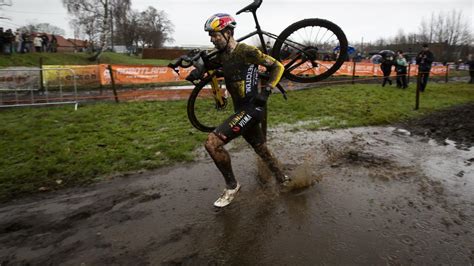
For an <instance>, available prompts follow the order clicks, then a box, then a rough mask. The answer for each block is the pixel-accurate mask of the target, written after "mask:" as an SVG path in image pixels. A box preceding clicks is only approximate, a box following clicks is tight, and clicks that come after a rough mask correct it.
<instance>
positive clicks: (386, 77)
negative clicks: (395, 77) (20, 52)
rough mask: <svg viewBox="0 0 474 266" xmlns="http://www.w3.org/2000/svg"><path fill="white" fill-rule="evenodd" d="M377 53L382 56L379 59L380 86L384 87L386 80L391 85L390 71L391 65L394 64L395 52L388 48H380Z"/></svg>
mask: <svg viewBox="0 0 474 266" xmlns="http://www.w3.org/2000/svg"><path fill="white" fill-rule="evenodd" d="M379 54H380V55H381V56H382V58H381V60H380V69H381V70H382V72H383V81H382V87H385V84H386V83H387V82H388V84H389V85H392V80H391V79H390V73H392V66H393V65H394V61H393V57H394V56H395V53H394V52H393V51H390V50H382V51H380V52H379Z"/></svg>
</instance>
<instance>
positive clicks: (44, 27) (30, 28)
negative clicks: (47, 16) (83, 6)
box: [18, 23, 66, 35]
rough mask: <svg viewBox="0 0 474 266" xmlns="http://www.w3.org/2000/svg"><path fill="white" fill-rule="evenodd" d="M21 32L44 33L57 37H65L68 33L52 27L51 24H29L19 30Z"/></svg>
mask: <svg viewBox="0 0 474 266" xmlns="http://www.w3.org/2000/svg"><path fill="white" fill-rule="evenodd" d="M18 30H20V31H21V32H44V33H48V34H55V35H65V34H66V31H64V30H63V29H61V28H60V27H57V26H54V25H51V24H49V23H38V24H31V23H30V24H27V25H25V26H23V27H20V28H18Z"/></svg>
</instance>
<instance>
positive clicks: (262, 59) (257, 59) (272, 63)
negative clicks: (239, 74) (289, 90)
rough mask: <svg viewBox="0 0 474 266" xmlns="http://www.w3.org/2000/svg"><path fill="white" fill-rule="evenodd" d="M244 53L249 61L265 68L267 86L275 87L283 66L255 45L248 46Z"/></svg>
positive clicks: (283, 68)
mask: <svg viewBox="0 0 474 266" xmlns="http://www.w3.org/2000/svg"><path fill="white" fill-rule="evenodd" d="M245 54H246V56H247V58H248V62H249V63H252V64H257V65H262V66H264V67H266V68H267V70H268V72H269V75H270V77H269V80H268V83H267V86H270V87H272V88H275V87H276V85H277V84H278V82H279V81H280V79H281V76H282V75H283V71H284V70H285V67H284V66H283V65H282V64H281V63H280V62H278V60H276V59H275V58H273V57H271V56H269V55H267V54H264V53H262V52H261V51H260V50H258V49H257V48H256V47H252V46H249V48H248V51H246V53H245Z"/></svg>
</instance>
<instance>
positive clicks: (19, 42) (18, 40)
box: [14, 30, 23, 53]
mask: <svg viewBox="0 0 474 266" xmlns="http://www.w3.org/2000/svg"><path fill="white" fill-rule="evenodd" d="M14 45H15V52H16V53H21V52H22V47H23V37H22V34H21V32H20V31H18V30H17V31H16V32H15V44H14Z"/></svg>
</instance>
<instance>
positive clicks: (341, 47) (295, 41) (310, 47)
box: [272, 18, 348, 83]
mask: <svg viewBox="0 0 474 266" xmlns="http://www.w3.org/2000/svg"><path fill="white" fill-rule="evenodd" d="M347 49H348V44H347V38H346V35H345V34H344V32H343V31H342V30H341V28H339V26H337V25H336V24H334V23H332V22H330V21H328V20H324V19H317V18H313V19H304V20H301V21H298V22H296V23H293V24H291V25H290V26H288V28H286V29H285V30H284V31H283V32H282V33H281V34H280V36H278V39H277V40H276V42H275V45H274V46H273V50H272V56H273V57H274V58H275V59H277V60H279V61H280V62H282V63H283V65H284V66H285V74H284V75H285V77H286V78H287V79H289V80H291V81H295V82H303V83H308V82H317V81H320V80H323V79H325V78H328V77H329V76H331V75H332V74H334V73H335V72H336V71H337V70H338V69H339V68H340V67H341V65H342V64H343V63H344V60H345V59H346V57H347Z"/></svg>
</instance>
